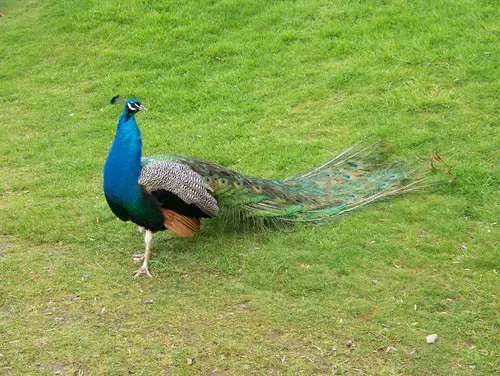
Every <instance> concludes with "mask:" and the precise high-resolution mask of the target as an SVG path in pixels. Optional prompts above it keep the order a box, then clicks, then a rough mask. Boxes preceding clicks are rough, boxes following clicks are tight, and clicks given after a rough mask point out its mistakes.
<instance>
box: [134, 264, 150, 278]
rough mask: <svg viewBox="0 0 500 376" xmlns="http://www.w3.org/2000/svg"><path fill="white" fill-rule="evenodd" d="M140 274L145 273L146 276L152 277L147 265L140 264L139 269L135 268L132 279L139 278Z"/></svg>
mask: <svg viewBox="0 0 500 376" xmlns="http://www.w3.org/2000/svg"><path fill="white" fill-rule="evenodd" d="M141 274H146V275H147V276H148V277H150V278H153V276H152V275H151V273H150V272H149V269H148V267H147V266H144V265H143V266H141V267H140V268H139V269H137V270H136V271H135V272H134V277H133V278H134V279H137V278H139V276H140V275H141Z"/></svg>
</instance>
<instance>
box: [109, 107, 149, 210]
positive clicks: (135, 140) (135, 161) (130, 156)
mask: <svg viewBox="0 0 500 376" xmlns="http://www.w3.org/2000/svg"><path fill="white" fill-rule="evenodd" d="M141 153H142V141H141V133H140V132H139V127H138V126H137V123H136V121H135V118H134V114H133V113H129V112H127V107H126V106H125V109H124V110H123V113H122V115H121V117H120V120H119V121H118V128H117V130H116V134H115V140H114V141H113V145H112V146H111V150H110V151H109V155H108V159H107V160H106V164H105V165H104V193H105V195H106V198H107V199H108V200H112V201H115V202H117V203H131V202H134V201H136V200H138V199H139V197H140V195H141V189H140V187H139V185H138V184H137V180H139V175H140V172H141Z"/></svg>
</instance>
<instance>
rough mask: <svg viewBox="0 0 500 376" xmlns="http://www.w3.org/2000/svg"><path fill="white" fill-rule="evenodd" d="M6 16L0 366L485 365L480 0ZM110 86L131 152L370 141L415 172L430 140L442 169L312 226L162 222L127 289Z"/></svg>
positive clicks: (488, 99)
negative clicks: (110, 182) (109, 182)
mask: <svg viewBox="0 0 500 376" xmlns="http://www.w3.org/2000/svg"><path fill="white" fill-rule="evenodd" d="M0 7H1V8H0V11H1V12H2V13H3V15H4V17H2V18H0V59H1V65H2V69H1V70H0V79H1V81H2V85H0V106H1V108H2V115H1V126H0V140H1V141H0V176H1V177H2V178H1V179H0V268H1V270H2V277H1V280H0V374H7V375H17V374H23V375H25V374H55V373H58V374H73V375H100V374H127V373H128V374H155V375H156V374H165V375H169V374H175V375H195V374H212V375H222V374H227V375H233V374H249V375H250V374H271V373H273V374H287V375H291V374H302V373H303V374H332V373H340V374H342V373H345V374H384V375H385V374H387V375H390V374H419V375H421V374H443V375H448V374H484V375H489V374H493V373H494V372H495V370H498V368H499V366H500V364H499V363H498V350H497V346H498V341H499V336H498V306H499V302H498V270H499V259H500V255H499V252H498V238H499V231H498V224H497V221H498V217H499V212H500V210H499V202H500V195H499V194H498V192H499V189H498V188H499V186H498V178H499V170H498V165H499V162H500V160H499V159H500V158H499V155H500V154H499V152H498V151H499V150H498V145H500V139H499V131H498V126H499V115H498V114H499V113H500V108H499V102H498V93H499V92H500V85H499V80H498V77H500V66H499V65H498V56H499V52H500V51H499V50H500V49H499V43H498V37H499V27H498V21H497V20H498V19H499V16H500V14H499V13H500V12H499V9H498V5H497V4H496V3H495V2H493V1H444V0H439V1H434V2H427V1H413V2H405V1H397V0H394V1H373V2H362V1H342V0H340V1H336V2H331V1H325V0H312V1H311V0H308V1H301V0H297V1H279V2H267V1H247V2H237V1H234V0H222V1H215V0H213V1H203V2H202V1H184V2H182V3H181V4H178V3H176V2H164V1H159V0H150V1H145V0H144V1H136V2H126V1H116V0H114V1H90V0H86V1H73V0H63V1H52V0H51V1H39V0H29V1H28V0H26V1H12V0H6V1H4V2H2V4H1V5H0ZM118 93H119V94H121V95H124V96H135V97H138V98H140V99H141V100H142V102H143V103H144V104H145V105H146V106H147V107H148V109H149V111H148V112H147V113H143V114H141V115H140V117H139V118H138V122H139V124H140V126H141V129H142V134H143V144H144V153H145V154H150V155H151V154H157V153H170V154H178V155H189V156H195V157H201V158H203V159H206V160H210V161H213V162H217V163H220V164H224V165H226V166H228V167H231V168H234V169H237V170H240V171H242V172H244V173H247V174H251V175H257V176H265V177H277V178H284V177H286V176H289V175H292V174H294V173H296V172H299V171H303V170H306V169H307V168H310V167H312V166H313V165H315V164H317V163H320V162H322V161H324V160H326V159H328V158H330V157H331V156H332V155H333V154H334V153H335V152H337V151H340V150H341V149H342V148H344V147H346V146H348V145H350V144H352V143H354V142H357V141H360V140H363V139H366V138H371V137H383V138H385V139H386V140H387V142H388V143H389V144H391V145H392V146H393V148H394V154H395V156H396V157H397V158H398V159H401V160H404V161H407V162H408V163H409V164H414V163H417V156H418V155H424V154H426V153H429V152H430V151H431V150H432V149H434V148H436V147H437V148H439V150H440V153H441V155H442V156H444V157H445V159H446V161H447V163H448V164H450V165H451V166H453V167H452V172H453V174H454V175H455V176H456V177H457V183H456V184H454V185H450V186H446V187H443V188H441V189H439V190H437V191H434V192H426V193H419V194H413V195H408V196H405V197H401V198H398V199H397V200H394V201H390V202H384V203H378V204H376V205H373V206H371V207H367V208H364V209H363V210H362V211H359V212H358V213H355V214H352V215H349V216H346V217H344V218H340V219H338V220H336V221H333V222H331V223H328V224H325V225H323V226H318V227H313V226H309V227H297V228H295V229H293V230H291V231H281V232H264V233H259V232H257V233H245V232H238V233H234V234H232V233H220V232H219V231H218V230H217V228H216V226H215V225H214V224H213V223H210V221H207V222H205V223H204V227H203V231H202V233H201V234H200V235H199V236H198V237H196V238H194V239H178V238H174V237H171V236H169V235H168V234H162V235H159V236H157V238H156V239H155V243H154V248H155V251H156V253H157V254H156V256H155V258H154V259H153V261H152V262H151V269H152V271H153V273H154V274H155V278H154V279H147V278H143V279H141V280H139V281H132V279H131V271H132V270H134V266H133V265H132V263H131V261H130V255H131V254H132V253H136V252H138V251H140V250H142V239H141V237H139V236H137V234H135V231H136V230H135V227H134V226H133V225H131V224H130V223H123V222H120V221H118V220H116V219H115V218H114V216H113V215H112V213H111V212H110V210H109V209H108V207H107V205H106V203H105V201H104V199H103V195H102V189H101V186H102V165H103V162H104V160H105V158H106V155H107V152H108V149H109V146H110V145H111V142H112V139H113V134H114V130H115V124H116V122H117V119H118V116H119V113H120V111H121V109H119V108H117V107H115V106H110V105H108V101H109V99H110V98H111V97H112V96H114V95H116V94H118ZM374 281H375V282H374ZM433 333H437V334H438V335H439V339H438V341H437V342H436V343H435V344H434V345H428V344H427V343H426V341H425V337H426V336H427V335H429V334H433Z"/></svg>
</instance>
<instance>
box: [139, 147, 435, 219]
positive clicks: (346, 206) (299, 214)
mask: <svg viewBox="0 0 500 376" xmlns="http://www.w3.org/2000/svg"><path fill="white" fill-rule="evenodd" d="M385 154H386V153H385V148H384V147H382V146H380V145H379V143H376V144H371V145H355V146H353V147H351V148H349V149H347V150H345V151H343V152H342V153H340V154H339V155H337V156H336V157H335V158H333V159H332V160H330V161H328V162H327V163H324V164H323V165H321V166H319V167H317V168H315V169H313V170H311V171H308V172H306V173H304V174H301V175H297V176H295V177H292V178H289V179H286V180H282V181H279V180H273V179H260V178H255V177H251V176H246V175H242V174H240V173H238V172H236V171H233V170H230V169H227V168H225V167H223V166H220V165H216V164H213V163H208V162H205V161H202V160H199V159H193V158H187V157H178V156H169V155H158V156H152V157H147V158H143V160H142V163H143V166H144V165H147V164H148V163H149V162H150V161H151V160H168V161H172V162H176V163H180V164H183V165H186V166H188V167H189V168H190V169H192V170H193V171H195V172H196V173H198V174H199V175H201V176H202V177H203V180H204V181H205V183H207V184H208V185H209V186H210V187H211V188H213V192H212V194H213V196H214V197H215V198H216V200H217V204H218V205H219V207H220V211H219V215H218V216H219V217H220V218H221V219H222V220H223V219H225V220H226V222H227V221H229V222H242V221H243V222H248V221H258V220H265V221H274V222H290V223H298V222H322V221H326V220H329V219H332V218H335V217H337V216H339V215H342V214H344V213H347V212H350V211H353V210H357V209H359V208H361V207H363V206H365V205H367V204H370V203H373V202H376V201H380V200H383V199H387V198H390V197H393V196H396V195H400V194H403V193H406V192H411V191H416V190H421V189H423V188H425V187H427V186H429V185H432V183H431V182H429V177H428V174H427V173H426V172H422V171H417V170H410V169H408V168H406V167H404V166H402V165H400V164H399V163H397V162H389V161H388V159H387V158H386V156H385Z"/></svg>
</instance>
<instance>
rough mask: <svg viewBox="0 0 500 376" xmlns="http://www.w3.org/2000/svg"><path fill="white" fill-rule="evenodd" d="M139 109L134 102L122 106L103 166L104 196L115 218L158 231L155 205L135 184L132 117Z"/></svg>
mask: <svg viewBox="0 0 500 376" xmlns="http://www.w3.org/2000/svg"><path fill="white" fill-rule="evenodd" d="M141 107H142V108H141ZM143 108H144V107H143V106H142V105H141V102H139V100H137V99H135V98H129V99H128V100H127V101H126V102H125V106H124V109H123V113H122V115H121V117H120V120H119V121H118V127H117V130H116V135H115V139H114V141H113V145H112V146H111V150H110V151H109V155H108V158H107V160H106V164H105V165H104V195H105V196H106V200H107V201H108V204H109V206H110V208H111V210H112V211H113V213H114V214H115V215H116V216H117V217H118V218H120V219H122V220H124V221H128V220H131V221H132V222H134V223H136V224H138V225H139V226H142V227H144V228H146V229H149V230H152V231H158V230H164V229H165V226H164V224H163V221H164V218H163V214H162V212H161V210H160V207H159V204H158V202H157V201H156V200H155V199H154V197H152V196H151V195H149V194H148V193H147V192H145V190H144V188H143V187H141V186H140V185H139V184H138V183H137V181H138V180H139V176H140V173H141V153H142V141H141V134H140V131H139V128H138V126H137V123H136V121H135V114H136V113H137V112H138V111H140V110H141V109H143Z"/></svg>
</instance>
